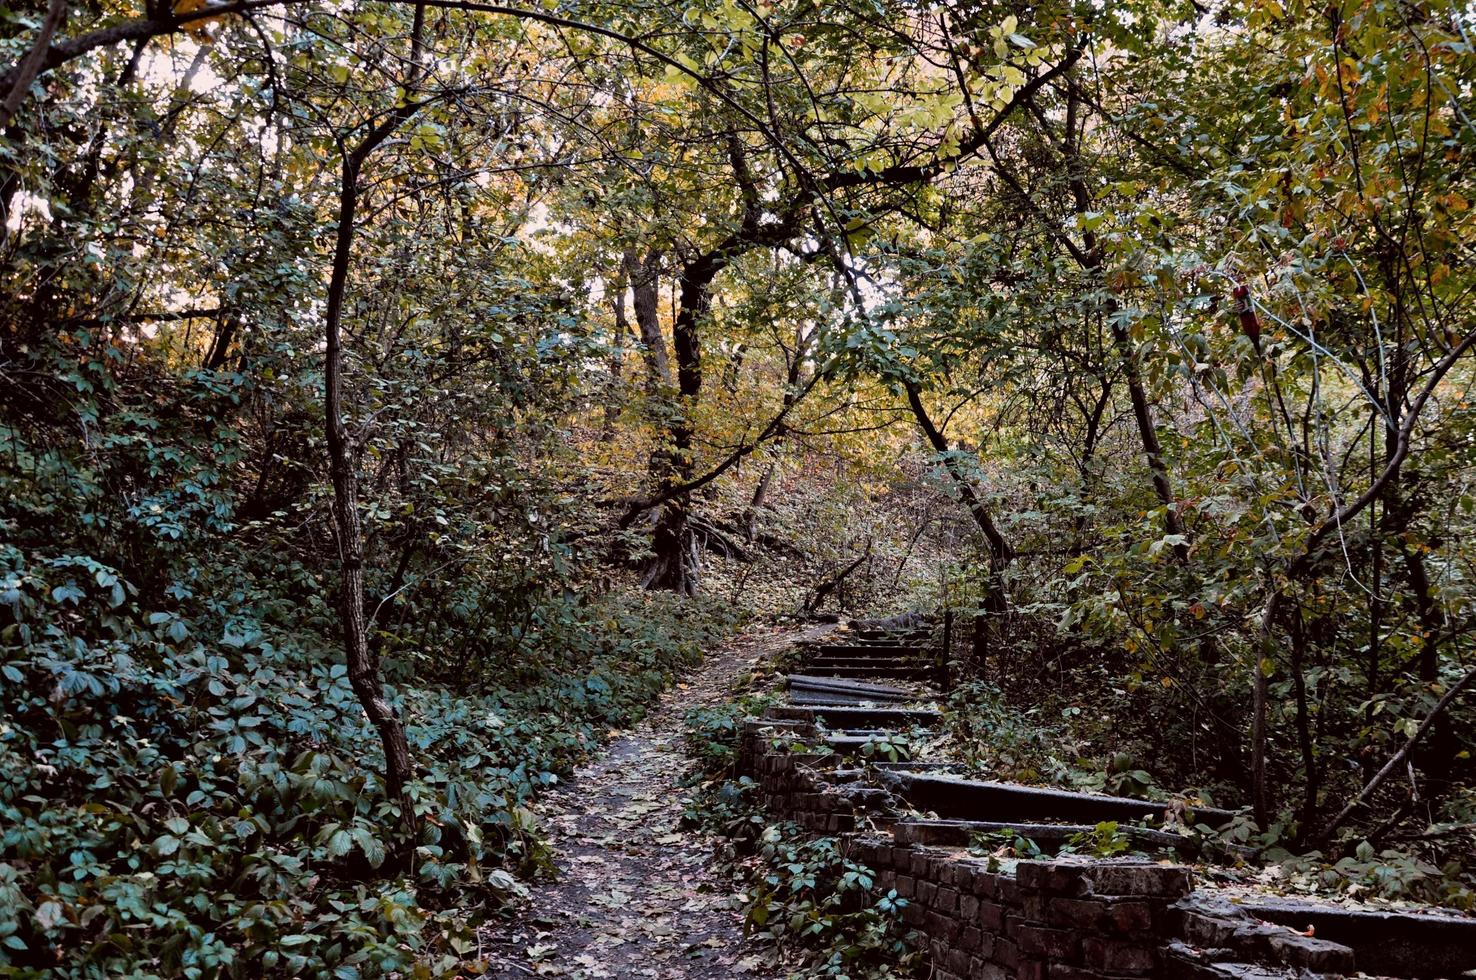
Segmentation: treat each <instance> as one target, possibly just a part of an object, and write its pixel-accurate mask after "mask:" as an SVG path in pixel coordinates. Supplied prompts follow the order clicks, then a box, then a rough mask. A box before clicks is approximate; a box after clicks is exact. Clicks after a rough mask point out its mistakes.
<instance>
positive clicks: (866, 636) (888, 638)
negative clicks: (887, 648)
mask: <svg viewBox="0 0 1476 980" xmlns="http://www.w3.org/2000/svg"><path fill="white" fill-rule="evenodd" d="M842 635H843V636H845V637H846V639H848V640H850V639H855V640H864V641H867V642H872V643H927V642H928V641H929V640H931V639H932V638H933V631H932V630H929V629H897V630H888V629H851V630H847V631H846V632H845V633H843V634H842Z"/></svg>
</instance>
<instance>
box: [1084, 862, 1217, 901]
mask: <svg viewBox="0 0 1476 980" xmlns="http://www.w3.org/2000/svg"><path fill="white" fill-rule="evenodd" d="M1089 876H1090V880H1091V887H1092V891H1093V892H1095V893H1096V894H1098V895H1149V896H1158V897H1163V898H1181V897H1183V896H1185V895H1187V894H1189V892H1190V890H1191V889H1192V888H1193V878H1192V876H1191V875H1190V873H1189V869H1188V868H1184V867H1180V866H1178V865H1172V864H1148V863H1146V862H1136V863H1135V862H1121V863H1106V862H1103V863H1100V864H1095V865H1092V866H1091V869H1090V872H1089Z"/></svg>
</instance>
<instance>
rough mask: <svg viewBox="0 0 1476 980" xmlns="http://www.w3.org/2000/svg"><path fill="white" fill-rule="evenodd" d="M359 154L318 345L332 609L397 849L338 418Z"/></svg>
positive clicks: (352, 487) (346, 168)
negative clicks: (336, 572)
mask: <svg viewBox="0 0 1476 980" xmlns="http://www.w3.org/2000/svg"><path fill="white" fill-rule="evenodd" d="M361 166H362V161H361V160H360V158H359V156H358V155H357V154H350V155H349V156H348V158H347V159H346V160H345V161H344V165H343V186H342V188H341V190H340V192H339V206H338V235H337V240H336V243H335V248H334V254H333V273H332V277H331V279H330V280H329V285H328V310H327V317H326V329H325V331H324V333H325V351H324V360H323V386H324V392H323V408H324V413H325V415H326V416H327V419H326V421H327V432H326V436H327V442H328V459H329V473H330V476H331V478H332V481H333V524H334V530H335V531H336V532H337V534H338V554H339V567H340V570H341V571H340V583H339V594H338V612H339V616H340V618H341V620H342V623H343V642H344V654H345V658H346V660H347V663H348V677H349V684H350V685H351V686H352V687H353V689H354V694H355V695H356V696H357V697H358V699H359V703H360V704H362V705H363V707H364V713H365V714H366V715H367V716H368V717H369V721H370V723H371V724H372V725H373V726H374V727H375V729H376V730H377V731H378V732H379V740H380V743H381V744H382V745H383V747H384V762H385V791H386V794H387V795H388V797H389V799H390V800H391V801H393V802H394V803H395V805H396V806H398V807H399V811H400V812H399V818H400V824H401V826H402V827H403V828H404V829H405V831H406V832H407V833H406V835H405V840H404V841H403V842H402V849H403V850H402V854H403V853H405V852H408V853H413V852H414V848H415V836H416V835H415V829H416V821H415V811H414V808H413V806H412V805H411V801H410V795H409V790H408V785H409V782H410V779H411V778H412V776H413V773H414V768H413V765H412V763H411V761H410V744H409V742H408V741H407V740H406V738H405V728H404V726H403V725H402V724H401V723H400V719H399V717H398V716H397V715H396V714H395V712H394V709H393V708H391V707H390V705H389V702H387V701H386V700H385V699H384V685H383V682H382V681H381V679H380V676H379V662H378V660H377V659H376V658H375V657H374V656H373V654H372V653H371V651H370V650H369V639H368V636H367V626H368V624H367V622H366V620H365V616H364V535H363V527H362V525H361V523H360V520H359V481H358V473H357V468H356V466H355V462H354V458H353V455H354V454H353V448H352V447H351V445H350V443H349V438H348V432H347V430H346V428H345V426H344V421H343V346H342V323H343V297H344V292H345V289H346V287H347V284H348V269H349V258H350V255H351V254H352V251H353V240H354V212H355V210H356V208H357V206H358V181H359V170H360V167H361Z"/></svg>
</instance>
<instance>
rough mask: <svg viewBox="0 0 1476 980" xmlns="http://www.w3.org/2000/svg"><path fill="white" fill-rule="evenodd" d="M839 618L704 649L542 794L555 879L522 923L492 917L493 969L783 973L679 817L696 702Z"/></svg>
mask: <svg viewBox="0 0 1476 980" xmlns="http://www.w3.org/2000/svg"><path fill="white" fill-rule="evenodd" d="M830 629H833V627H830V626H822V627H816V628H812V629H808V630H787V631H784V632H773V631H768V632H750V633H748V634H745V635H744V636H742V637H740V638H738V639H737V640H736V641H734V642H733V643H732V644H730V645H729V646H728V647H726V648H724V649H723V650H722V651H721V652H719V653H716V654H714V655H712V656H710V657H708V659H707V661H706V663H704V664H703V666H702V667H701V668H700V669H699V671H698V672H697V673H696V674H694V675H693V676H691V677H689V678H688V679H687V680H686V681H685V682H683V683H681V684H679V685H677V686H676V687H674V688H673V689H672V690H671V691H669V692H668V693H667V694H666V695H665V696H663V698H662V699H661V703H660V705H659V706H658V707H657V708H656V710H655V711H653V712H652V713H651V716H650V717H649V718H648V719H647V720H646V721H645V722H644V723H643V724H641V726H640V727H638V728H636V729H634V730H632V731H631V732H629V733H628V734H626V735H625V736H623V737H621V738H619V739H617V740H615V741H614V742H613V743H611V745H610V746H609V748H608V750H607V752H606V754H605V755H604V756H603V757H602V758H600V759H598V760H596V761H594V762H592V763H591V764H590V765H588V766H586V767H584V768H582V769H580V770H579V771H577V772H576V773H575V774H574V778H573V779H572V780H571V781H570V782H568V783H566V784H565V785H564V786H562V787H561V788H559V789H558V790H556V791H554V792H551V793H549V794H547V795H546V796H544V797H543V798H542V799H541V800H539V802H538V804H537V806H536V812H537V813H538V815H539V816H540V818H541V819H542V820H543V821H544V824H545V826H546V828H547V830H548V831H549V834H550V838H551V843H552V845H553V846H554V847H555V849H556V850H557V852H558V855H559V857H558V866H559V877H558V880H557V881H554V882H552V883H549V884H545V885H540V886H538V887H537V888H536V889H535V891H534V896H533V899H532V902H531V904H530V907H528V908H527V909H525V910H523V913H522V914H521V916H520V917H519V918H518V920H517V921H515V922H514V923H512V924H510V925H509V924H505V923H492V924H489V925H488V927H487V929H486V931H485V933H484V942H485V943H486V944H487V945H488V946H490V947H491V949H492V953H491V955H490V957H489V966H490V969H489V971H488V973H487V975H488V976H493V977H519V976H556V977H568V978H571V980H595V978H600V977H636V978H642V977H645V978H656V980H677V978H695V980H719V978H724V977H747V978H753V980H768V978H772V977H776V976H782V973H776V971H775V968H774V967H773V966H771V965H769V964H768V958H767V957H766V956H765V955H764V954H765V950H764V949H763V947H761V946H760V945H759V944H757V943H756V942H751V941H749V940H747V939H745V938H744V936H743V930H742V923H741V921H740V917H739V915H738V913H737V912H736V911H734V908H733V902H732V898H733V888H732V883H731V882H729V881H727V880H725V879H724V878H723V877H722V876H720V875H718V874H717V873H715V872H714V870H713V867H712V865H713V847H714V841H713V839H712V838H710V837H708V836H706V835H704V834H701V833H698V832H695V831H691V830H683V829H682V828H681V827H680V825H679V823H680V820H681V815H682V801H683V799H684V798H685V797H686V796H687V794H686V793H685V792H684V791H683V790H682V788H681V783H682V779H683V777H684V776H685V775H686V774H687V773H688V772H689V771H690V770H691V762H690V760H688V759H687V757H686V756H685V754H684V752H683V748H682V717H683V716H684V715H685V714H686V712H687V710H688V709H689V708H692V707H695V706H699V705H706V704H718V703H720V702H722V701H724V700H726V699H727V697H728V692H729V691H730V689H731V688H732V686H733V684H734V682H735V680H736V679H737V678H738V677H739V676H740V675H741V674H743V673H745V672H747V671H749V670H750V669H752V668H753V667H754V665H755V664H757V663H759V662H760V661H764V660H767V659H769V658H771V657H773V656H774V655H775V654H776V653H778V652H779V651H781V650H783V649H784V648H785V647H786V646H788V645H789V644H791V643H793V642H795V641H796V640H799V639H804V638H807V637H810V636H820V635H822V634H823V633H825V632H827V631H829V630H830Z"/></svg>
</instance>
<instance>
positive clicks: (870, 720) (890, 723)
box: [768, 705, 943, 730]
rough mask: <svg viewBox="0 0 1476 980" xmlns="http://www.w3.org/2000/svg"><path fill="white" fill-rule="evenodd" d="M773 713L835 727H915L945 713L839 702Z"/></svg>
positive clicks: (931, 722)
mask: <svg viewBox="0 0 1476 980" xmlns="http://www.w3.org/2000/svg"><path fill="white" fill-rule="evenodd" d="M768 714H769V716H771V717H773V718H780V719H792V720H795V721H809V722H815V723H816V724H820V725H824V726H825V727H827V728H831V729H838V730H839V729H852V728H863V727H864V728H894V729H901V728H914V727H916V726H919V725H936V724H938V723H939V722H941V721H942V720H943V715H942V714H941V713H939V712H937V711H934V710H933V709H931V708H852V707H842V706H839V705H830V706H820V707H813V708H811V707H776V708H770V709H769V712H768Z"/></svg>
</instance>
